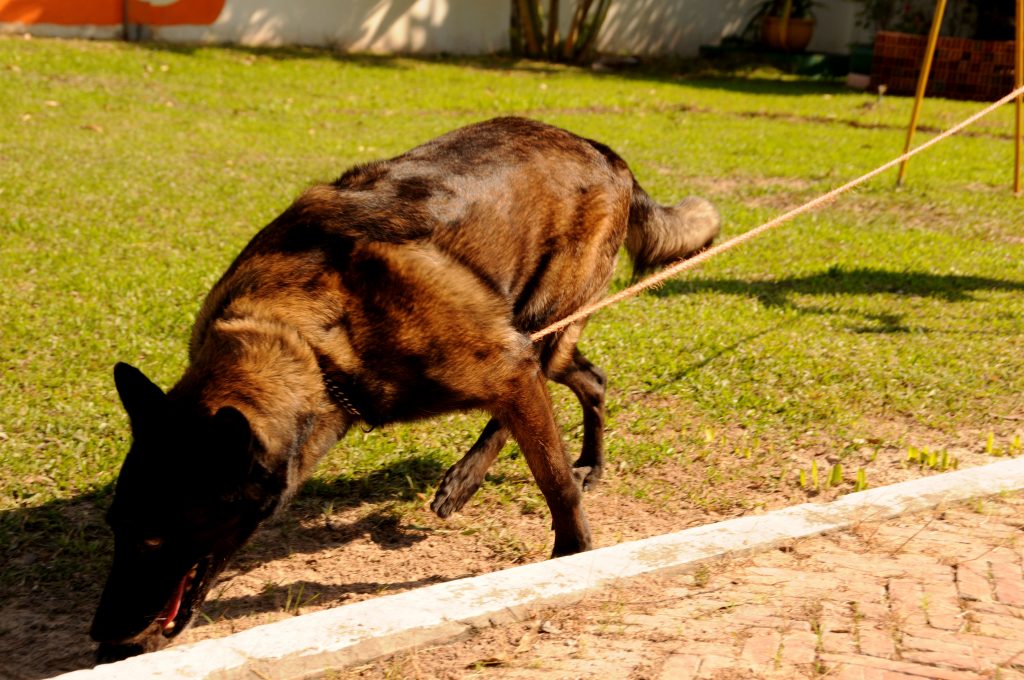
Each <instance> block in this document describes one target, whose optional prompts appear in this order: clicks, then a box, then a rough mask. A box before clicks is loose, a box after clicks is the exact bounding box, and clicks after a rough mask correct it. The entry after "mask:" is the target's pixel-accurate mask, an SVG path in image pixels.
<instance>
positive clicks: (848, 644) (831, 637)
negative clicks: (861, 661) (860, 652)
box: [821, 633, 857, 654]
mask: <svg viewBox="0 0 1024 680" xmlns="http://www.w3.org/2000/svg"><path fill="white" fill-rule="evenodd" d="M821 648H822V650H823V651H826V652H831V653H833V654H855V653H857V640H856V639H855V638H854V637H853V633H825V634H823V635H822V636H821Z"/></svg>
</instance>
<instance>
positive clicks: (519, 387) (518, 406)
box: [493, 366, 591, 557]
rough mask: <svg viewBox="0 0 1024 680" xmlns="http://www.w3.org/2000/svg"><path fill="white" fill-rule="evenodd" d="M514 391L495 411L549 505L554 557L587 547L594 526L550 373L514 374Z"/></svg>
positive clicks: (589, 545)
mask: <svg viewBox="0 0 1024 680" xmlns="http://www.w3.org/2000/svg"><path fill="white" fill-rule="evenodd" d="M511 380H512V383H511V384H510V388H512V391H511V392H510V393H509V395H508V396H507V397H506V398H505V400H504V401H503V402H500V403H498V404H496V405H495V406H494V407H493V408H494V413H493V414H494V415H495V416H496V417H497V418H498V419H499V420H500V421H501V422H502V423H504V424H505V426H506V427H507V428H508V430H509V432H510V433H511V435H512V436H513V437H514V438H515V440H516V442H517V443H518V444H519V448H520V449H522V451H523V457H524V458H526V462H527V464H528V465H529V466H530V472H532V473H533V478H534V479H535V480H536V481H537V486H539V487H540V490H541V493H543V494H544V498H545V500H546V501H547V504H548V508H549V509H550V510H551V520H552V525H553V526H554V529H555V546H554V549H553V550H552V552H551V556H552V557H559V556H561V555H571V554H573V553H577V552H581V551H583V550H589V549H590V547H591V539H590V528H589V527H588V526H587V518H586V515H585V514H584V512H583V503H582V491H581V490H580V487H579V485H578V484H577V482H576V479H575V477H574V475H573V472H572V468H571V467H570V465H569V460H568V459H567V458H566V456H565V450H564V448H563V446H562V439H561V436H560V433H559V431H558V426H557V425H556V424H555V418H554V413H553V412H552V408H551V397H550V396H549V395H548V392H547V377H546V376H545V375H544V374H543V373H542V372H541V370H540V367H539V366H537V368H536V370H534V371H526V372H523V373H521V374H520V375H519V376H517V377H515V378H512V379H511Z"/></svg>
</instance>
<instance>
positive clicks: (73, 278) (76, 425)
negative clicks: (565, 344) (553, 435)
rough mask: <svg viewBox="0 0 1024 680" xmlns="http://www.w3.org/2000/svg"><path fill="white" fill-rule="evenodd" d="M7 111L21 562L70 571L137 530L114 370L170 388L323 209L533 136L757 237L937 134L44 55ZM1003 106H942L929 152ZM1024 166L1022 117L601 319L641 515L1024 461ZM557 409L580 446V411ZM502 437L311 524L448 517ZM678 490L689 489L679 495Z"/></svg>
mask: <svg viewBox="0 0 1024 680" xmlns="http://www.w3.org/2000/svg"><path fill="white" fill-rule="evenodd" d="M0 91H2V92H3V96H2V97H0V170H2V172H0V178H2V179H0V320H2V326H0V327H2V336H0V370H2V371H3V382H2V391H0V432H2V433H3V434H0V545H4V546H6V547H7V549H9V551H10V552H9V553H8V556H9V555H11V554H21V553H23V552H24V551H25V550H28V549H29V548H30V547H32V546H35V548H34V549H37V552H38V553H39V554H40V555H43V556H49V557H52V558H53V559H55V560H56V559H57V557H56V556H57V555H60V556H63V557H62V559H66V560H68V564H69V565H71V564H74V563H75V562H76V561H78V562H81V561H82V559H83V556H88V555H91V554H93V553H95V552H102V551H104V550H106V549H108V546H109V544H108V543H107V540H108V539H107V537H106V534H105V532H104V531H103V530H102V528H100V527H98V520H97V519H96V518H97V517H98V513H95V512H92V511H90V510H88V509H89V508H94V507H99V508H102V507H105V505H106V504H107V502H108V500H109V493H110V484H111V482H112V480H113V479H114V478H115V476H116V474H117V470H118V467H119V465H120V460H121V457H122V456H123V455H124V453H125V451H126V449H127V445H128V427H127V419H126V417H125V416H124V414H123V413H122V410H121V408H120V405H119V403H118V401H117V397H116V394H115V392H114V387H113V381H112V377H111V368H112V366H113V364H114V362H115V361H118V360H124V361H129V362H132V363H134V364H136V365H138V366H140V367H141V368H142V369H143V370H144V371H146V373H147V374H148V375H150V376H151V377H152V378H153V379H154V380H156V381H157V382H158V383H159V384H161V385H162V386H164V387H168V386H170V385H171V384H172V383H173V381H174V380H175V379H176V378H177V376H178V375H179V374H180V372H181V371H182V369H183V367H184V362H185V355H186V342H187V338H188V334H189V327H190V324H191V320H192V318H193V315H194V314H195V312H196V311H197V309H198V306H199V304H200V302H201V300H202V298H203V296H204V294H205V293H206V291H207V289H208V288H209V286H210V285H211V284H212V283H213V282H214V281H215V280H216V278H217V277H218V276H219V275H220V273H221V272H222V271H223V270H224V268H225V267H226V266H227V265H228V263H229V262H230V260H231V259H232V257H233V255H234V254H235V253H236V252H237V251H238V250H239V249H240V248H241V247H242V246H243V245H244V244H245V243H246V241H247V240H248V239H249V238H250V237H251V236H252V235H253V234H254V233H255V232H256V231H257V230H258V229H259V228H260V227H262V226H263V225H264V224H266V223H267V222H268V221H269V220H271V219H272V218H273V217H274V216H275V215H276V214H277V213H279V212H280V211H281V210H282V209H283V208H284V207H286V206H287V205H288V203H289V202H290V201H291V200H292V199H293V198H294V197H295V196H296V195H297V194H298V192H300V191H301V190H302V189H303V188H304V187H305V186H307V185H309V184H310V183H312V182H314V181H317V180H331V179H333V178H334V177H336V176H337V175H338V174H340V172H341V171H342V170H344V169H345V168H347V167H348V166H351V165H352V164H355V163H359V162H362V161H367V160H370V159H374V158H380V157H386V156H390V155H394V154H397V153H400V152H402V151H404V150H405V149H407V148H410V147H411V146H413V145H415V144H417V143H420V142H423V141H425V140H427V139H430V138H432V137H434V136H436V135H438V134H441V133H443V132H445V131H447V130H450V129H452V128H455V127H457V126H460V125H463V124H466V123H470V122H473V121H477V120H481V119H485V118H488V117H491V116H495V115H502V114H520V115H528V116H532V117H536V118H539V119H542V120H545V121H547V122H550V123H554V124H557V125H560V126H563V127H566V128H569V129H571V130H573V131H575V132H577V133H580V134H582V135H585V136H588V137H592V138H595V139H599V140H601V141H603V142H605V143H607V144H608V145H610V146H611V147H612V148H614V149H615V150H616V151H618V152H619V153H620V154H621V155H622V156H623V157H624V158H625V159H626V160H627V161H628V162H629V163H630V165H631V167H632V168H633V171H634V173H635V174H636V175H637V177H638V178H639V179H640V181H641V183H642V184H643V185H644V186H645V187H646V188H647V190H648V191H649V193H651V194H652V195H653V196H655V197H656V198H658V199H660V200H661V201H663V202H669V201H675V200H678V199H680V198H682V197H683V196H685V195H688V194H691V193H698V194H702V195H705V196H708V197H709V198H711V199H712V200H714V201H715V202H716V203H717V205H718V206H719V207H720V210H721V212H722V214H723V216H724V219H725V227H724V232H725V233H724V236H725V237H729V236H732V235H735V234H737V233H740V232H742V231H744V230H746V229H749V228H751V227H753V226H756V225H757V224H759V223H760V222H762V221H764V220H766V219H768V218H770V217H772V216H774V215H776V214H778V213H779V212H781V211H782V210H784V209H786V208H789V207H793V206H795V205H798V204H800V203H802V202H804V201H805V200H808V199H810V198H812V197H814V196H816V195H817V194H819V193H821V192H824V191H825V190H827V189H829V188H832V187H834V186H836V185H838V184H841V183H843V182H845V181H846V180H848V179H851V178H853V177H855V176H857V175H859V174H861V173H863V172H865V171H867V170H870V169H872V168H873V167H875V166H877V165H879V164H881V163H882V162H884V161H886V160H888V159H890V158H891V157H893V156H895V155H897V154H898V152H899V150H900V149H901V147H902V141H903V134H904V131H903V130H904V126H905V124H906V121H907V120H908V118H909V110H910V101H909V100H908V99H905V98H895V97H885V98H884V99H878V98H877V97H876V96H874V95H868V94H859V93H853V92H850V91H847V90H846V89H844V88H843V87H841V86H839V85H837V84H833V83H827V82H818V81H810V80H800V79H793V78H788V77H782V76H779V75H777V74H772V73H760V72H751V73H747V74H742V75H741V74H722V73H715V72H713V71H707V70H700V69H695V68H690V67H687V68H684V69H683V70H680V69H679V68H675V69H672V68H667V67H666V68H661V69H654V68H652V69H650V70H639V71H629V72H625V73H620V74H598V73H593V72H590V71H587V70H579V69H573V68H562V67H549V66H546V65H539V64H531V63H521V62H514V61H510V60H503V59H498V58H487V59H473V60H468V59H465V60H458V59H444V60H411V59H398V58H395V59H392V58H377V57H340V56H337V55H333V54H331V53H328V52H321V51H313V50H270V51H261V50H256V51H254V50H247V49H221V48H179V47H161V46H155V45H143V46H138V45H127V44H119V43H94V42H74V41H47V40H31V41H26V40H21V39H12V38H8V39H2V40H0ZM980 106H981V105H980V104H977V103H965V102H948V101H928V102H927V103H926V105H925V108H924V116H923V125H924V126H925V127H926V128H927V129H940V128H944V127H947V126H948V125H950V124H951V123H954V122H956V121H957V120H959V119H961V118H963V117H966V116H967V115H968V114H969V113H971V112H973V111H975V110H977V109H978V108H980ZM924 134H927V132H926V133H924ZM922 136H924V135H922ZM1011 139H1012V122H1011V111H1010V109H1009V108H1006V109H1004V110H1001V111H999V112H997V113H996V114H994V115H993V116H991V117H990V118H988V119H986V120H984V121H982V122H981V123H980V124H979V125H978V126H977V127H976V128H973V129H972V131H971V133H970V134H969V135H967V136H964V137H960V138H956V139H953V140H951V141H948V142H946V143H944V144H942V145H941V146H939V147H937V148H936V149H934V150H932V151H929V152H927V154H926V155H923V156H921V157H919V158H918V159H915V160H914V161H913V162H912V165H911V168H910V175H909V181H908V184H907V185H906V186H905V187H904V188H902V189H900V190H897V189H895V188H894V186H893V180H894V176H893V175H888V176H885V177H883V178H879V179H877V180H875V181H873V182H872V183H870V184H869V185H867V186H866V187H864V188H862V189H860V190H859V191H858V192H857V193H856V194H854V195H851V196H849V197H846V198H844V199H842V200H840V201H839V202H837V203H836V204H834V205H833V206H831V207H829V208H828V209H825V210H823V211H821V212H818V213H817V214H814V215H812V216H807V217H803V218H801V219H798V220H797V221H795V222H794V223H792V224H791V225H789V226H786V227H784V228H782V229H781V230H779V231H776V232H773V233H772V234H769V235H767V236H765V237H763V238H761V239H759V240H757V241H755V242H753V243H751V244H749V245H747V246H744V247H743V248H741V249H739V250H736V251H733V252H732V253H729V254H727V255H724V256H722V257H720V258H718V259H716V260H714V261H712V262H711V263H709V264H708V265H707V266H705V267H703V268H702V269H700V270H699V271H697V272H695V273H692V274H689V275H687V276H684V277H682V278H680V279H678V280H675V281H673V282H671V283H670V284H669V285H666V286H665V287H663V288H661V289H660V290H658V291H657V292H655V293H653V294H648V295H645V296H644V297H642V298H639V299H635V300H632V301H629V302H627V303H625V304H622V305H619V306H617V307H614V308H611V309H609V310H607V311H604V312H601V313H600V314H598V315H597V316H596V317H595V318H594V320H593V322H592V323H591V325H590V327H589V329H588V333H587V334H586V336H585V338H584V341H583V343H582V348H583V350H584V352H585V353H586V354H587V355H588V356H589V357H590V358H591V359H592V360H593V361H594V362H595V363H597V364H598V365H600V366H603V367H604V368H605V369H606V370H607V371H608V373H609V375H610V379H611V386H610V390H609V400H608V406H609V434H608V438H607V439H608V454H609V457H610V461H611V465H612V467H613V468H614V470H616V471H617V473H618V474H613V475H611V478H610V481H609V484H610V488H611V490H612V491H613V492H615V493H622V494H626V495H629V496H630V497H632V498H640V499H647V500H649V501H650V502H652V503H667V502H683V503H688V504H692V505H695V506H699V507H707V508H709V509H711V510H715V511H720V512H731V511H742V510H743V509H744V508H747V507H750V506H749V500H748V499H747V498H746V497H745V496H746V495H745V493H744V492H743V491H742V490H743V489H755V490H760V491H767V492H771V491H773V490H778V491H785V492H787V493H789V492H792V491H793V490H794V489H799V485H798V482H797V481H796V480H797V479H798V473H799V471H800V470H807V469H809V467H810V464H811V460H812V458H815V457H817V458H818V459H820V462H821V464H822V465H826V464H832V463H835V462H837V461H838V462H842V463H845V464H846V466H847V468H848V469H850V470H852V469H856V468H858V467H860V468H863V469H864V470H865V472H866V477H867V480H868V482H869V483H872V482H873V481H875V480H882V479H884V478H885V470H882V469H880V467H879V466H880V465H881V462H880V461H877V460H876V456H877V455H878V451H879V450H890V451H900V452H904V453H902V454H901V455H905V450H906V449H907V448H908V447H911V446H914V447H923V446H928V447H932V448H933V449H944V448H948V449H954V448H956V447H960V448H959V449H957V450H960V449H968V450H975V451H977V452H984V451H985V449H986V447H987V446H988V443H987V440H988V433H992V441H993V443H992V445H991V446H988V448H989V449H991V452H992V453H998V452H1001V451H1008V452H1014V451H1016V450H1017V449H1019V445H1015V444H1014V437H1015V436H1017V435H1019V433H1020V432H1021V428H1022V422H1021V418H1022V416H1024V202H1022V201H1021V200H1015V199H1014V198H1013V197H1012V196H1011V194H1010V190H1009V184H1010V181H1011V170H1012V160H1013V149H1012V143H1011ZM627 278H628V271H627V269H626V268H625V267H623V268H622V269H621V274H620V276H619V277H618V278H617V280H616V283H615V286H616V287H621V286H623V285H625V283H626V282H627ZM553 393H554V395H555V397H556V402H557V404H556V405H557V408H558V412H559V417H560V419H561V422H562V424H563V426H564V429H565V431H566V435H567V438H568V440H569V443H570V446H572V447H577V446H578V445H579V437H580V431H581V417H580V414H579V410H578V408H577V406H576V405H575V403H574V401H573V400H572V398H571V396H570V395H569V393H568V392H567V391H566V390H564V389H563V388H553ZM483 422H484V417H483V416H481V415H480V414H467V415H455V416H451V417H445V418H441V419H439V420H437V421H433V422H429V423H420V424H416V425H411V426H401V427H392V428H387V429H386V430H384V431H378V432H372V433H362V432H358V431H357V432H354V433H352V434H351V435H350V436H349V437H348V438H347V439H346V441H345V442H344V443H343V444H342V445H341V446H340V447H338V448H337V449H336V450H335V451H334V452H332V454H331V455H330V456H329V457H328V459H327V460H325V461H324V463H323V465H322V466H321V468H320V471H319V473H318V475H317V478H316V480H315V481H314V482H313V484H312V485H311V487H310V489H309V490H308V491H307V498H315V499H317V502H320V499H322V498H332V499H341V500H339V501H338V502H342V503H345V504H352V503H355V502H357V501H361V500H367V501H371V502H382V503H383V502H387V500H388V499H389V498H391V497H397V498H402V499H415V498H416V496H415V494H417V493H423V494H427V495H429V494H430V493H431V490H432V487H433V485H434V484H436V483H437V481H439V479H440V476H441V474H442V472H443V470H444V469H445V468H446V467H447V465H449V464H450V463H451V462H453V461H454V460H455V459H456V458H457V457H458V456H459V455H461V453H462V452H463V451H464V449H466V448H467V447H468V446H469V445H470V444H471V443H472V441H473V439H474V437H475V435H476V434H477V430H478V429H479V427H480V426H481V425H482V424H483ZM1015 446H1016V449H1015V448H1014V447H1015ZM890 463H891V461H890ZM665 466H675V468H676V469H678V470H683V471H685V474H686V475H687V476H686V477H685V479H686V480H687V483H686V484H679V483H678V481H672V482H668V481H664V480H665V479H667V477H666V476H665V475H662V474H660V472H659V471H661V470H665V469H667V468H666V467H665ZM526 479H527V472H526V470H525V466H524V465H522V462H521V461H519V460H515V459H514V453H513V454H510V453H508V452H506V454H505V455H504V456H503V458H502V460H501V461H500V462H499V464H498V466H497V467H496V468H495V472H494V474H493V475H492V477H491V482H490V483H489V484H488V485H486V486H485V488H484V490H483V496H482V500H481V501H480V502H485V503H486V502H493V503H496V504H502V503H509V502H515V503H519V504H520V505H521V506H522V508H523V509H524V511H525V510H527V509H529V508H531V507H536V504H537V503H538V501H537V498H538V496H537V495H536V493H535V492H534V491H532V487H530V488H531V490H530V491H529V492H526V493H525V495H524V494H523V493H522V492H521V489H522V488H523V486H524V481H525V480H526ZM672 479H674V480H677V479H678V478H672ZM849 479H851V476H850V475H847V480H848V481H847V482H844V484H845V485H846V486H845V487H844V488H845V489H846V490H849V485H850V483H851V482H849ZM723 489H731V490H732V491H730V492H724V491H723ZM510 499H511V500H510ZM300 502H301V501H300ZM331 502H334V501H331ZM410 502H412V500H411V501H410ZM474 502H476V501H474ZM68 507H75V508H79V509H81V508H86V510H83V511H82V512H83V513H84V514H83V515H82V516H83V517H86V519H82V520H81V521H80V522H77V523H76V520H74V517H72V519H70V520H69V519H68V518H69V515H68V513H66V512H64V510H65V509H66V508H68ZM57 561H58V562H59V560H57ZM54 563H56V562H51V564H54ZM25 568H26V569H28V570H29V571H31V570H32V569H35V568H36V567H32V566H31V565H28V566H26V567H25ZM14 573H15V572H14V571H10V572H8V574H9V575H10V574H14ZM18 573H21V572H18ZM26 573H27V572H26Z"/></svg>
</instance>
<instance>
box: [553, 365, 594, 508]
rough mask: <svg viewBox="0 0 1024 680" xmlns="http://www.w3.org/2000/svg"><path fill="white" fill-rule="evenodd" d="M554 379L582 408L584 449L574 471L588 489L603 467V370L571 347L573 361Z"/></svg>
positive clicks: (583, 486) (581, 484) (585, 488)
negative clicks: (568, 391)
mask: <svg viewBox="0 0 1024 680" xmlns="http://www.w3.org/2000/svg"><path fill="white" fill-rule="evenodd" d="M552 379H553V380H554V381H555V382H558V383H561V384H563V385H565V386H566V387H568V388H569V389H570V390H572V392H573V394H575V395H576V398H577V399H579V401H580V406H581V407H582V408H583V451H582V452H581V453H580V457H579V459H578V460H577V461H576V463H575V465H574V466H573V473H574V474H575V475H576V478H577V479H578V480H579V482H580V486H581V487H582V488H583V489H584V490H587V489H590V488H591V487H593V486H594V485H595V484H597V482H598V480H599V479H601V473H602V472H603V471H604V392H605V384H606V382H607V379H606V378H605V374H604V371H602V370H601V369H600V368H598V367H597V366H595V365H594V364H592V363H590V361H588V360H587V358H586V357H585V356H583V354H581V353H580V351H579V349H578V348H576V347H573V353H572V362H571V363H570V364H569V365H568V366H566V367H565V368H564V369H562V370H561V371H560V372H559V373H557V374H556V375H553V376H552Z"/></svg>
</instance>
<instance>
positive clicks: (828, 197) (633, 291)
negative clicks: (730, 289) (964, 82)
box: [530, 87, 1024, 342]
mask: <svg viewBox="0 0 1024 680" xmlns="http://www.w3.org/2000/svg"><path fill="white" fill-rule="evenodd" d="M1020 95H1024V87H1019V88H1017V89H1016V90H1014V91H1013V92H1011V93H1010V94H1008V95H1006V96H1005V97H1003V98H1002V99H1000V100H999V101H997V102H995V103H993V104H991V105H989V106H987V107H985V108H984V109H982V110H981V111H978V112H977V113H975V114H974V115H972V116H970V117H969V118H967V119H965V120H963V121H961V122H960V123H957V124H956V125H954V126H953V127H951V128H949V129H948V130H946V131H945V132H943V133H941V134H939V135H937V136H935V137H933V138H931V139H929V140H928V141H927V142H925V143H924V144H921V145H920V146H918V147H915V148H914V149H911V150H910V151H908V152H907V153H905V154H903V155H901V156H899V157H897V158H894V159H892V160H891V161H889V162H888V163H886V164H885V165H881V166H879V167H877V168H875V169H874V170H872V171H871V172H868V173H866V174H864V175H861V176H860V177H858V178H857V179H854V180H851V181H849V182H847V183H846V184H844V185H842V186H840V187H837V188H835V189H833V190H832V191H830V192H828V193H827V194H823V195H821V196H819V197H818V198H815V199H814V200H812V201H809V202H807V203H804V204H803V205H801V206H799V207H797V208H793V209H792V210H790V211H789V212H786V213H784V214H782V215H779V216H778V217H776V218H775V219H773V220H770V221H768V222H765V223H764V224H762V225H760V226H758V227H754V228H753V229H751V230H750V231H747V232H745V233H743V234H740V235H739V236H735V237H733V238H731V239H729V240H728V241H725V242H724V243H721V244H719V245H717V246H713V247H711V248H708V249H707V250H705V251H703V252H702V253H699V254H697V255H694V256H693V257H691V258H689V259H686V260H680V261H679V262H676V263H675V264H673V265H671V266H669V267H666V268H665V269H662V270H661V271H660V272H657V273H656V274H652V275H651V276H648V277H647V278H645V279H643V280H642V281H639V282H638V283H635V284H633V285H632V286H630V287H629V288H624V289H622V290H620V291H619V292H618V293H615V294H613V295H609V296H608V297H606V298H604V299H602V300H598V301H597V302H594V303H592V304H589V305H587V306H586V307H583V308H582V309H580V310H578V311H576V312H574V313H572V314H570V315H569V316H567V317H565V318H564V319H562V320H560V321H556V322H555V323H553V324H551V325H550V326H547V327H546V328H543V329H541V330H539V331H537V332H536V333H534V334H532V335H531V336H530V339H531V340H533V341H534V342H536V341H537V340H540V339H541V338H543V337H544V336H546V335H550V334H552V333H557V332H558V331H560V330H563V329H564V328H566V327H567V326H571V325H572V324H574V323H576V322H577V321H580V320H581V319H585V318H587V317H588V316H590V315H591V314H593V313H594V312H597V311H598V310H601V309H604V308H605V307H609V306H611V305H614V304H615V303H617V302H621V301H622V300H625V299H627V298H631V297H634V296H636V295H639V294H640V293H642V292H643V291H645V290H647V289H648V288H654V287H656V286H659V285H661V284H662V283H664V282H665V281H666V280H667V279H670V278H672V277H673V276H675V275H676V274H679V273H681V272H684V271H687V270H689V269H694V268H695V267H699V266H700V265H702V264H703V263H704V262H705V261H707V260H710V259H711V258H712V257H715V256H716V255H719V254H721V253H724V252H725V251H727V250H731V249H732V248H735V247H736V246H738V245H742V244H743V243H746V242H747V241H749V240H751V239H753V238H756V237H758V236H760V235H761V234H763V233H764V232H766V231H768V230H769V229H772V228H774V227H777V226H779V225H780V224H783V223H785V222H788V221H790V220H791V219H793V218H795V217H799V216H800V215H802V214H804V213H806V212H809V211H811V210H814V209H815V208H818V207H820V206H822V205H825V204H826V203H830V202H832V201H834V200H835V199H836V198H838V197H839V196H840V195H841V194H844V193H846V192H847V191H849V190H851V189H853V188H855V187H857V186H860V185H861V184H863V183H865V182H867V181H868V180H870V179H872V178H874V177H876V176H878V175H880V174H882V173H883V172H885V171H886V170H888V169H890V168H893V167H895V166H897V165H899V164H900V163H902V162H903V161H904V160H906V159H908V158H911V157H912V156H916V155H917V154H919V153H921V152H922V151H924V150H925V149H928V148H930V147H932V146H934V145H935V144H938V143H939V142H941V141H942V140H944V139H946V138H947V137H951V136H952V135H955V134H956V133H958V132H960V131H961V130H963V129H964V128H965V127H967V126H969V125H971V124H973V123H975V122H976V121H977V120H978V119H979V118H983V117H984V116H987V115H988V114H990V113H992V112H993V111H995V110H996V109H998V108H999V107H1000V106H1002V105H1003V104H1006V103H1008V102H1010V101H1012V100H1013V99H1015V98H1016V97H1018V96H1020Z"/></svg>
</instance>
